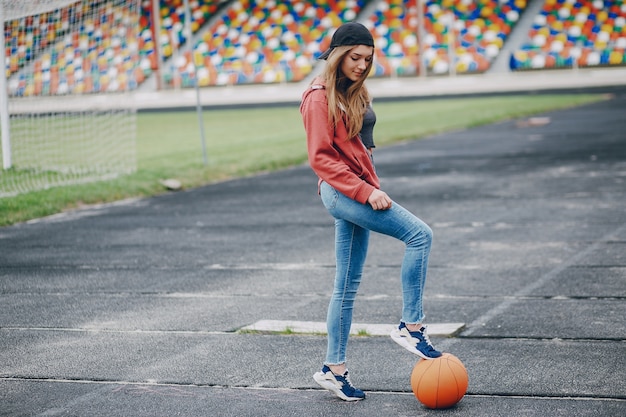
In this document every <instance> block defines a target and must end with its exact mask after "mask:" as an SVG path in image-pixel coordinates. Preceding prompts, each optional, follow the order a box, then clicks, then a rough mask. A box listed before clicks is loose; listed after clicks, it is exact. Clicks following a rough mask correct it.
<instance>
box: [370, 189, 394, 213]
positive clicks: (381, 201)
mask: <svg viewBox="0 0 626 417" xmlns="http://www.w3.org/2000/svg"><path fill="white" fill-rule="evenodd" d="M367 202H368V203H369V204H370V206H372V208H373V209H374V210H388V209H390V208H391V198H389V196H388V195H387V193H386V192H384V191H382V190H378V189H376V190H374V191H372V194H370V196H369V197H368V199H367Z"/></svg>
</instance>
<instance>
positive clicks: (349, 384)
mask: <svg viewBox="0 0 626 417" xmlns="http://www.w3.org/2000/svg"><path fill="white" fill-rule="evenodd" d="M341 378H343V379H344V380H345V381H346V382H345V383H346V384H348V387H350V388H351V389H352V390H356V388H354V385H352V381H350V377H349V376H348V371H346V373H345V374H343V375H341Z"/></svg>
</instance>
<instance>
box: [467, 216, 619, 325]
mask: <svg viewBox="0 0 626 417" xmlns="http://www.w3.org/2000/svg"><path fill="white" fill-rule="evenodd" d="M625 230H626V224H623V225H622V226H621V227H620V228H619V229H616V230H613V231H611V232H609V233H607V234H606V235H604V236H602V237H601V238H600V239H598V240H596V241H595V242H594V243H592V244H591V245H589V246H588V247H587V248H585V249H583V250H582V251H580V252H578V253H576V254H574V255H573V256H571V257H570V258H569V259H567V260H566V261H565V262H563V263H562V264H561V265H559V266H557V267H555V268H553V269H552V270H550V271H549V272H547V273H546V274H544V275H542V276H541V277H540V278H539V279H537V280H536V281H534V282H533V283H531V284H529V285H527V286H525V287H524V288H522V289H521V290H519V291H517V292H516V293H515V294H513V296H512V297H511V298H507V299H505V300H504V301H503V302H502V303H500V304H498V305H497V306H495V307H493V308H492V309H490V310H489V311H487V312H486V313H485V314H483V315H481V316H480V317H478V318H477V319H475V320H474V321H472V322H471V323H470V324H469V325H468V326H467V328H466V330H465V331H463V333H462V335H463V336H469V335H471V334H472V333H474V331H476V330H477V329H479V328H481V327H482V326H483V325H484V324H485V323H488V322H489V321H491V320H492V319H493V318H495V317H496V316H498V315H500V314H502V313H503V312H504V311H506V310H507V309H508V308H510V307H511V306H512V305H514V304H516V303H517V302H518V301H519V299H520V298H522V297H527V296H529V295H530V294H531V293H532V292H533V291H534V290H536V289H538V288H541V287H542V286H544V285H545V284H547V283H548V282H550V281H551V280H553V279H554V278H555V277H557V276H558V275H559V274H560V273H561V272H563V271H565V270H566V269H568V268H570V267H571V266H573V265H575V263H576V262H578V261H579V260H581V259H584V258H585V257H587V256H588V255H589V254H591V253H593V252H595V251H596V250H598V249H599V248H600V246H601V245H603V244H605V243H607V242H609V241H611V240H612V238H613V237H614V236H618V235H620V234H621V233H622V232H624V231H625Z"/></svg>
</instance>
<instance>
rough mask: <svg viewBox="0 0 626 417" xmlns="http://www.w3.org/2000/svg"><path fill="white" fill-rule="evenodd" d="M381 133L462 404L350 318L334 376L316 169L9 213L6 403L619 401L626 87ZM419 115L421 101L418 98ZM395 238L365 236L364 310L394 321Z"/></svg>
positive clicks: (328, 230)
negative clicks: (422, 389)
mask: <svg viewBox="0 0 626 417" xmlns="http://www.w3.org/2000/svg"><path fill="white" fill-rule="evenodd" d="M542 116H547V117H549V118H550V119H549V120H550V122H549V123H548V124H545V125H539V126H537V125H532V124H531V123H526V121H525V120H521V121H520V120H511V121H506V122H502V123H497V124H494V125H490V126H484V127H479V128H473V129H469V130H463V131H458V132H452V133H446V134H442V135H437V136H432V137H429V138H427V139H424V140H421V141H414V142H407V143H404V144H400V145H396V146H391V147H386V148H383V149H379V150H377V152H376V155H375V158H376V164H377V169H378V172H379V174H380V176H381V178H382V186H383V189H384V190H386V191H387V192H388V193H389V194H390V195H391V196H392V198H394V200H395V201H397V202H398V203H401V204H403V205H404V206H405V207H407V208H409V209H410V210H412V211H413V212H415V213H416V214H417V215H418V216H420V217H421V218H422V219H423V220H425V221H426V222H427V223H429V224H430V225H431V227H432V228H433V230H434V235H435V243H434V246H433V251H432V256H431V268H430V270H429V278H428V282H427V288H426V296H425V307H426V311H427V320H428V321H429V322H432V323H446V322H463V323H465V329H464V330H463V331H462V332H461V333H460V334H458V335H456V336H455V337H451V338H434V340H433V342H434V343H435V345H436V346H437V347H439V348H442V349H444V350H445V351H448V352H451V353H453V354H454V355H456V356H457V357H459V358H460V359H461V360H462V361H463V362H464V364H465V366H466V367H467V370H468V372H469V375H470V383H469V389H468V393H467V395H466V396H465V398H463V400H462V401H461V402H460V403H459V404H458V405H457V406H456V407H454V408H452V409H449V410H445V411H432V410H428V409H426V408H424V407H423V406H421V405H420V404H419V403H418V402H417V400H416V399H415V397H414V396H413V394H412V392H411V387H410V384H409V376H410V373H411V370H412V368H413V366H414V364H415V358H413V357H412V356H411V355H410V354H408V353H407V352H405V351H404V350H402V349H401V348H399V347H398V346H397V345H396V344H395V343H393V342H392V341H391V340H390V339H389V338H388V337H368V336H364V337H355V338H352V339H351V342H350V346H349V359H348V364H349V367H350V369H351V374H352V380H353V381H354V382H355V384H356V385H357V386H359V387H360V388H362V389H364V390H365V391H366V392H367V395H368V398H367V399H366V400H365V401H362V402H357V403H344V402H342V401H340V400H338V399H336V398H334V397H333V396H331V395H330V394H329V393H328V392H326V391H323V390H321V389H319V388H318V387H317V386H316V384H315V383H314V381H313V379H312V377H311V376H312V374H313V373H314V372H315V371H317V370H318V368H319V367H320V366H321V362H322V359H323V354H324V351H325V345H326V341H325V338H324V337H323V336H320V335H294V334H256V333H240V332H238V331H237V330H238V329H240V328H242V327H243V326H246V325H249V324H251V323H254V322H256V321H258V320H261V319H271V320H302V321H315V322H319V321H324V319H325V314H326V305H327V303H328V297H329V292H330V289H331V281H332V276H333V247H332V242H333V227H332V220H331V218H330V216H329V215H328V214H327V213H326V212H325V210H324V209H323V207H322V205H321V203H320V201H319V198H318V196H317V195H316V179H315V177H314V175H313V174H312V172H311V171H310V170H309V168H308V167H307V166H299V167H296V168H293V169H289V170H285V171H281V172H277V173H272V174H267V175H259V176H255V177H250V178H244V179H238V180H234V181H228V182H223V183H219V184H214V185H211V186H207V187H203V188H199V189H194V190H187V191H181V192H176V193H171V194H167V195H163V196H160V197H156V198H150V199H143V200H133V201H125V202H121V203H118V204H113V205H106V206H101V207H92V208H88V209H84V210H79V211H75V212H71V213H66V214H63V215H60V216H53V217H50V218H46V219H41V220H38V221H33V222H29V223H25V224H19V225H15V226H12V227H6V228H2V229H0V304H1V305H2V308H1V309H0V415H3V416H61V415H63V416H277V417H282V416H331V415H342V416H365V417H368V416H376V417H382V416H429V415H441V416H624V415H626V321H625V320H624V317H626V210H625V209H624V207H626V133H625V132H626V91H625V90H624V89H623V88H619V89H616V90H615V91H614V97H613V98H612V99H610V100H606V101H603V102H599V103H596V104H591V105H587V106H583V107H579V108H575V109H570V110H563V111H555V112H549V113H546V114H543V115H542ZM416 120H419V115H416ZM401 255H402V247H401V245H399V244H398V243H397V242H395V241H393V240H391V239H389V238H386V237H383V236H379V235H373V236H372V242H371V247H370V254H369V257H368V261H367V265H366V270H365V274H364V275H365V276H364V280H363V284H362V287H361V291H360V296H359V298H358V301H357V305H356V311H355V321H358V322H364V323H378V324H392V323H395V322H397V320H398V319H399V312H400V303H401V299H400V292H399V285H400V284H399V277H398V275H399V266H400V261H401Z"/></svg>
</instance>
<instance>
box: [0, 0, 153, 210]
mask: <svg viewBox="0 0 626 417" xmlns="http://www.w3.org/2000/svg"><path fill="white" fill-rule="evenodd" d="M139 6H140V5H139V0H81V1H76V0H73V1H72V0H28V1H24V0H0V22H1V23H2V24H3V29H4V37H1V38H2V39H0V47H2V49H3V50H4V51H5V53H4V56H3V63H4V67H5V73H4V74H2V76H0V125H1V126H0V127H1V138H2V148H1V154H2V159H1V160H2V167H1V168H0V199H1V198H5V197H10V196H15V195H18V194H22V193H27V192H31V191H35V190H42V189H47V188H51V187H56V186H62V185H68V184H78V183H84V182H92V181H99V180H105V179H111V178H115V177H118V176H120V175H124V174H128V173H131V172H133V171H135V170H136V165H137V163H136V150H135V148H136V146H135V142H136V111H135V109H134V108H133V105H132V100H131V99H130V95H129V92H130V91H132V90H133V89H135V88H136V87H137V79H138V78H139V77H140V76H141V75H142V74H140V71H141V68H140V47H139V44H138V43H139V41H140V39H139V38H140V36H139V32H140V28H139V13H140V7H139Z"/></svg>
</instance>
